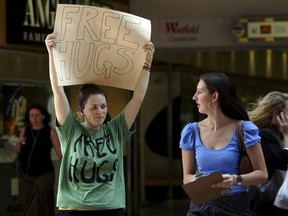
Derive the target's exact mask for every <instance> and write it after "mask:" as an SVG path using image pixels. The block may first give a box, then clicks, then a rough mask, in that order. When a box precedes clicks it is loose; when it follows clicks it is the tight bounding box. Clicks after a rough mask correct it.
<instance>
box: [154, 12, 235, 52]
mask: <svg viewBox="0 0 288 216" xmlns="http://www.w3.org/2000/svg"><path fill="white" fill-rule="evenodd" d="M153 23H154V25H155V26H154V28H153V35H152V39H153V41H154V43H155V44H157V46H158V47H169V48H188V47H199V48H202V47H203V48H205V47H227V46H231V44H233V43H234V42H235V38H234V37H233V35H231V32H229V31H227V30H228V29H231V27H232V24H233V22H232V21H231V19H226V18H221V17H219V18H215V17H200V18H199V17H197V18H196V17H195V18H191V19H167V20H156V21H152V24H153Z"/></svg>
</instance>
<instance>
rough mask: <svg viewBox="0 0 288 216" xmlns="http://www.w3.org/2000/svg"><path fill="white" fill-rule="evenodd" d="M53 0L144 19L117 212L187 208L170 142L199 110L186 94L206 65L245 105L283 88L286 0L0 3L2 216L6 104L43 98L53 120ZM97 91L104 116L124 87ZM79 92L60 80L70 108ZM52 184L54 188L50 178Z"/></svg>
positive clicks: (2, 208)
mask: <svg viewBox="0 0 288 216" xmlns="http://www.w3.org/2000/svg"><path fill="white" fill-rule="evenodd" d="M57 4H73V5H80V6H83V5H85V6H91V7H98V8H99V7H100V8H105V9H107V10H115V11H117V12H121V13H128V15H130V16H131V15H133V16H134V15H135V16H136V18H133V16H131V19H132V18H133V19H134V20H133V19H132V21H131V22H133V21H135V22H136V21H139V20H140V21H143V23H146V24H147V23H148V25H144V24H143V23H142V22H139V23H138V24H140V25H139V26H141V29H140V30H141V31H139V32H138V33H137V34H138V35H141V37H142V34H143V35H144V36H143V37H144V39H146V40H147V39H149V40H151V41H152V42H153V43H154V45H155V49H156V51H155V54H154V58H153V64H152V69H151V75H150V82H149V87H148V90H147V94H146V96H145V99H144V102H143V104H142V107H141V110H140V113H139V116H138V118H137V121H136V124H137V132H136V133H135V135H133V136H132V137H131V139H130V140H129V142H128V143H127V144H126V145H125V146H124V152H125V155H124V159H125V160H124V161H125V180H126V200H127V208H126V213H127V216H143V215H145V216H161V215H165V216H180V215H181V216H183V215H186V212H187V210H188V208H189V198H188V196H187V194H185V192H184V191H183V188H182V164H181V150H180V149H179V139H180V133H181V130H182V128H183V126H184V125H185V124H186V123H188V122H193V121H197V120H198V119H199V118H200V117H201V116H200V115H199V113H198V110H197V107H196V105H195V104H194V103H193V101H192V96H193V94H194V92H195V88H196V85H197V82H198V77H199V75H201V74H203V73H205V72H209V71H219V72H224V73H227V74H228V75H229V77H230V78H231V81H232V82H233V84H234V86H235V88H236V89H237V91H238V93H239V94H240V96H241V98H242V99H243V101H244V102H245V104H247V107H249V104H251V103H253V102H255V100H256V99H257V98H258V97H260V96H262V95H264V94H266V93H268V92H269V91H272V90H278V91H283V92H288V85H287V81H288V43H287V41H288V21H287V20H288V19H287V17H288V14H287V7H288V1H287V2H286V1H283V0H274V1H262V2H261V4H259V1H257V0H249V1H248V0H242V1H236V0H214V1H211V0H201V1H197V0H178V1H172V0H156V1H155V0H145V1H139V0H103V1H102V0H101V1H98V0H46V1H38V0H22V1H21V3H19V1H18V0H1V1H0V65H1V69H0V70H1V72H0V104H1V109H2V110H1V112H0V169H1V172H0V184H1V185H2V186H1V189H0V191H1V193H0V202H1V205H0V215H2V216H18V215H19V216H20V215H22V211H23V197H22V194H21V190H22V188H21V179H19V176H18V173H17V171H16V170H15V169H14V167H13V166H12V163H13V161H14V159H15V157H16V154H15V152H14V151H13V147H14V145H15V143H16V142H17V139H18V135H19V128H21V119H20V120H19V119H17V118H16V117H17V116H16V117H15V115H14V114H13V113H12V112H13V110H12V104H13V102H15V101H16V102H17V101H18V100H19V98H20V97H24V98H25V103H26V104H27V105H29V104H32V103H41V104H43V105H45V106H46V105H47V109H48V110H49V111H50V112H51V115H52V116H53V115H54V117H55V111H54V109H53V103H51V100H52V99H53V97H52V92H51V87H50V81H49V65H48V54H47V51H46V47H45V43H44V40H45V37H46V35H47V34H49V33H51V32H53V31H54V26H55V25H56V23H57V21H59V20H58V19H56V18H55V15H56V8H57ZM116 14H117V13H116ZM130 16H129V18H130ZM138 17H140V18H141V19H138ZM144 21H145V22H144ZM59 22H60V21H59ZM58 26H59V23H58ZM106 27H107V26H106ZM108 28H109V27H108ZM142 28H143V29H142ZM106 30H107V29H106ZM126 33H127V32H126ZM127 34H128V33H127ZM147 35H148V36H147ZM139 37H140V36H139ZM142 41H143V38H142ZM102 88H103V89H104V90H105V91H106V92H107V95H108V106H109V114H110V115H111V116H112V117H113V116H115V115H117V114H118V112H120V111H121V110H122V108H123V107H124V105H125V104H126V102H127V100H128V99H129V98H130V97H131V91H130V90H129V89H128V90H127V89H125V88H118V87H116V88H115V87H112V86H109V85H103V86H102ZM78 90H79V86H78V85H75V84H73V85H69V82H68V84H66V86H65V92H66V94H67V95H68V97H69V101H71V106H72V107H71V108H72V110H73V111H74V112H75V113H76V112H77V111H78V109H77V106H76V100H77V94H78ZM14 112H15V111H14ZM19 112H20V111H19ZM16 113H18V112H16ZM52 156H53V162H54V166H55V170H56V173H57V174H58V171H59V165H60V161H59V159H57V157H56V155H55V154H54V152H52ZM55 184H56V185H55V188H57V184H58V182H57V181H56V183H55ZM56 193H57V191H55V196H56Z"/></svg>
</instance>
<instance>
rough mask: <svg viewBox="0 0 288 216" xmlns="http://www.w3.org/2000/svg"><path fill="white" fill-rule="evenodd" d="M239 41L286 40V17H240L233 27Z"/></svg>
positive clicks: (287, 21)
mask: <svg viewBox="0 0 288 216" xmlns="http://www.w3.org/2000/svg"><path fill="white" fill-rule="evenodd" d="M233 33H234V35H235V36H236V37H237V38H238V41H239V42H248V41H264V42H273V41H287V40H288V17H281V18H241V19H239V20H238V23H237V24H236V25H235V26H234V28H233Z"/></svg>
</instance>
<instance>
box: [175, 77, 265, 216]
mask: <svg viewBox="0 0 288 216" xmlns="http://www.w3.org/2000/svg"><path fill="white" fill-rule="evenodd" d="M193 100H194V101H195V102H196V104H197V107H198V110H199V113H201V114H206V115H207V117H206V118H205V119H204V120H202V121H200V122H198V123H197V122H194V123H188V124H187V125H186V126H185V127H184V128H183V130H182V133H181V139H180V148H181V149H182V165H183V183H184V184H186V183H188V182H191V181H193V180H195V172H194V169H193V168H194V166H195V162H196V164H197V169H198V172H201V173H204V174H205V175H207V174H210V173H213V172H215V171H219V172H221V173H222V175H223V178H224V180H223V181H221V182H218V183H217V184H214V185H211V187H214V188H227V189H230V193H228V194H225V195H222V196H220V197H218V198H216V199H213V200H210V201H208V202H206V203H204V204H202V205H196V204H194V203H193V202H191V204H190V210H189V211H188V213H187V216H192V215H207V216H208V215H209V216H211V215H214V216H216V215H219V216H225V215H235V216H236V215H237V216H239V215H249V214H250V212H249V211H250V206H249V198H248V194H247V188H246V187H247V186H248V185H253V184H259V183H263V182H265V181H267V170H266V166H265V161H264V157H263V153H262V149H261V145H260V137H259V135H258V128H257V127H256V126H255V125H254V124H253V123H252V122H251V121H249V117H248V115H247V112H246V110H245V107H244V105H243V104H242V102H241V100H240V97H239V96H238V94H237V92H236V90H235V88H234V87H233V86H232V84H231V82H230V80H229V78H228V76H227V75H225V74H223V73H218V72H212V73H207V74H203V75H202V76H200V80H199V82H198V85H197V90H196V93H195V94H194V96H193ZM238 120H244V122H243V123H244V143H245V146H246V148H247V153H248V156H249V158H250V160H251V163H252V166H253V171H252V172H251V173H248V174H245V175H240V174H239V157H240V151H239V147H238V144H237V137H236V134H235V129H236V125H237V122H238Z"/></svg>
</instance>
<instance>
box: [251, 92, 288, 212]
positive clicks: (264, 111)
mask: <svg viewBox="0 0 288 216" xmlns="http://www.w3.org/2000/svg"><path fill="white" fill-rule="evenodd" d="M251 105H252V109H251V111H249V112H248V115H249V117H250V119H251V121H252V122H254V123H255V124H256V125H257V126H258V127H259V130H260V133H259V134H260V136H261V145H262V150H263V154H264V157H265V162H266V166H267V170H268V180H269V181H268V182H267V183H265V184H263V185H258V186H253V187H259V190H260V189H261V191H259V193H261V194H259V196H257V197H255V198H256V200H255V199H253V200H252V203H251V204H252V215H254V216H258V215H259V216H261V215H262V216H265V215H267V216H271V215H273V216H279V215H288V210H283V209H280V208H277V207H276V206H274V204H273V203H274V199H275V197H276V194H277V192H278V190H279V188H280V186H281V185H282V182H283V174H282V173H281V171H280V170H284V171H286V170H287V165H288V150H287V149H285V147H286V148H288V94H287V93H283V92H280V91H272V92H269V93H268V94H266V95H265V96H262V97H260V98H258V100H257V102H256V103H252V104H251ZM253 187H252V188H253ZM252 191H254V190H252ZM256 191H257V190H256ZM254 196H255V194H254Z"/></svg>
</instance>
